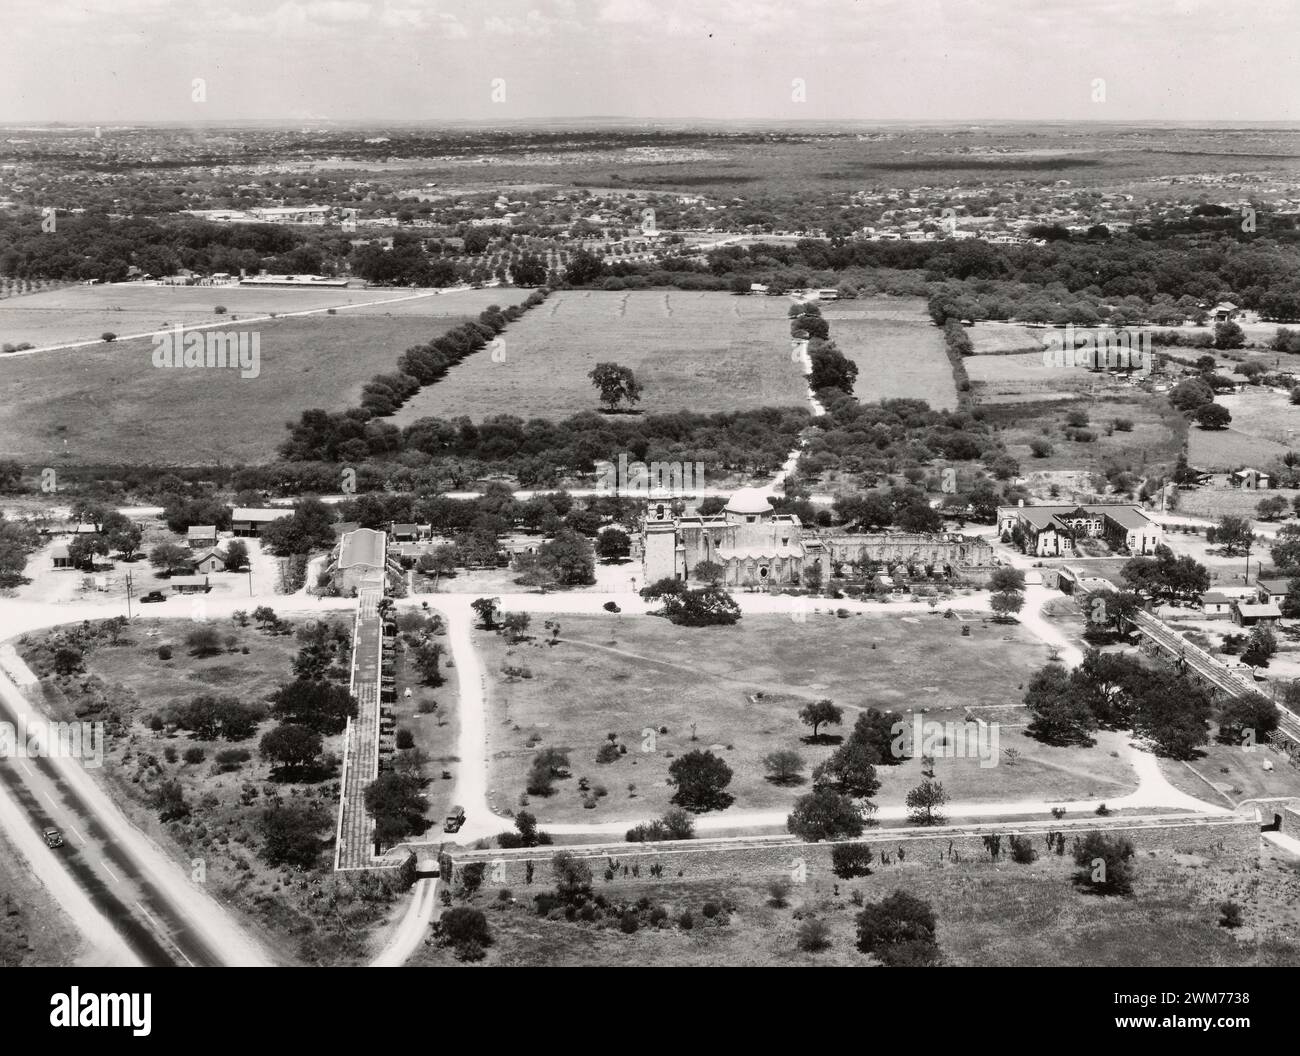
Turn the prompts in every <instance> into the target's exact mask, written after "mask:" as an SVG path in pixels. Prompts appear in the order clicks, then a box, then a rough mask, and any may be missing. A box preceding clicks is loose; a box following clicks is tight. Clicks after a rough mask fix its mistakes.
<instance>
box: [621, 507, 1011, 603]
mask: <svg viewBox="0 0 1300 1056" xmlns="http://www.w3.org/2000/svg"><path fill="white" fill-rule="evenodd" d="M641 559H642V573H643V575H644V577H645V579H644V582H645V584H646V585H647V586H648V585H649V584H651V583H654V582H656V581H658V580H660V579H677V580H682V581H684V582H690V581H694V580H696V579H697V578H698V577H697V576H696V574H695V568H696V566H697V565H699V564H700V563H701V562H705V561H707V562H711V563H713V564H715V565H718V566H720V567H721V569H722V575H721V579H720V582H721V584H722V585H723V586H724V587H727V588H735V589H746V588H747V589H757V590H780V589H784V588H787V587H796V586H801V585H803V582H804V579H803V577H804V573H805V571H809V570H814V569H815V570H816V572H817V574H818V579H819V581H821V582H825V579H826V578H827V577H828V576H831V575H834V576H842V577H844V578H848V579H859V578H868V577H870V576H871V575H872V574H874V573H875V572H877V571H883V572H899V571H901V572H904V573H906V574H907V575H912V576H918V577H919V576H927V577H943V578H955V577H957V576H961V577H964V578H975V579H981V578H984V577H985V576H987V574H988V573H989V572H990V571H991V570H992V566H993V548H992V546H991V545H990V544H989V543H988V542H986V541H985V540H983V539H978V538H972V537H967V536H964V535H959V534H956V533H936V534H934V535H918V534H910V533H905V532H876V533H866V534H847V533H843V532H838V533H829V532H827V533H824V534H819V533H818V532H817V531H815V530H814V529H812V528H811V527H806V526H805V525H804V524H803V523H802V522H801V521H800V520H799V518H798V517H797V516H795V515H794V514H782V513H777V512H776V511H775V510H774V509H773V508H772V503H771V501H770V500H769V498H768V495H767V494H766V493H765V492H763V491H761V490H760V489H758V488H741V489H740V490H739V491H737V492H735V493H734V494H733V495H732V496H731V498H730V499H728V500H727V504H726V506H725V507H724V508H723V509H722V511H721V512H720V513H718V514H714V515H710V516H703V515H701V514H699V513H695V512H693V511H687V512H685V513H679V512H676V511H675V510H674V507H673V503H672V501H671V500H670V499H668V498H662V499H656V498H654V497H652V498H651V500H650V502H649V504H648V506H647V509H646V516H645V521H644V524H643V529H642V536H641Z"/></svg>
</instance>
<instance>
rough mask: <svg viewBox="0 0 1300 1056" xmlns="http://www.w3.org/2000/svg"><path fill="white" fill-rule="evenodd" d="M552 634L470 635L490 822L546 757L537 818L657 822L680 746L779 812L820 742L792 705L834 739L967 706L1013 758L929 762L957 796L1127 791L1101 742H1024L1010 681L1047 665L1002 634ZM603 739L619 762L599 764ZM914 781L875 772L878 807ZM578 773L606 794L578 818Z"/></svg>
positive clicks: (742, 807) (933, 619)
mask: <svg viewBox="0 0 1300 1056" xmlns="http://www.w3.org/2000/svg"><path fill="white" fill-rule="evenodd" d="M559 622H560V624H561V631H560V639H561V640H560V642H559V643H558V644H556V645H554V646H551V645H546V644H543V639H544V638H545V637H546V632H545V631H543V630H542V629H541V628H540V627H538V628H534V630H535V631H536V635H535V637H534V640H533V641H531V642H525V643H520V644H516V645H513V646H509V645H507V644H506V642H505V640H504V639H503V638H501V637H499V636H497V635H489V634H486V633H482V634H480V635H479V637H478V643H477V644H478V648H480V649H481V650H483V655H484V663H485V665H486V668H487V671H488V672H489V701H490V720H489V722H488V731H489V733H488V739H489V744H488V756H489V761H490V762H489V766H490V780H489V787H490V788H492V789H494V790H495V792H494V806H495V808H496V809H498V810H507V809H518V807H519V805H520V801H519V797H520V795H521V793H524V791H525V788H526V774H527V771H528V768H529V765H530V763H531V761H532V758H533V756H534V755H535V754H536V751H537V750H538V749H539V748H544V747H561V748H567V749H569V750H570V753H571V755H570V759H571V762H572V770H573V777H572V778H571V779H568V780H561V781H559V782H557V784H556V791H555V793H554V794H553V795H551V796H549V797H536V796H534V797H531V802H530V805H529V809H530V810H533V811H534V812H535V813H536V814H537V816H538V817H539V818H541V819H542V821H543V822H545V821H577V822H595V821H613V820H624V819H626V820H629V822H633V821H636V820H641V819H645V818H649V817H655V816H658V815H660V814H662V813H663V811H664V810H666V809H667V808H668V806H669V805H670V797H671V796H672V794H673V789H672V788H671V787H669V786H668V785H667V784H666V779H667V777H668V767H669V765H670V764H671V762H672V760H673V758H675V757H677V756H680V755H682V754H683V753H685V752H689V751H691V750H693V749H711V750H712V751H714V753H715V754H717V755H719V756H721V757H722V758H724V759H725V760H726V761H727V764H728V765H729V766H730V767H731V768H732V770H733V772H734V777H733V778H732V781H731V785H730V788H729V791H730V792H731V794H732V795H733V796H734V797H735V802H734V804H733V805H732V807H731V808H730V809H731V811H732V812H739V811H746V810H749V811H753V810H777V809H786V808H788V807H789V805H790V804H791V803H792V802H793V800H794V799H795V797H796V796H798V795H800V794H802V793H803V792H806V791H807V790H808V783H807V778H808V776H809V775H810V774H811V771H812V768H813V767H814V766H815V765H817V764H818V763H820V762H821V761H822V760H824V759H825V758H826V757H827V756H828V755H830V753H831V752H832V751H833V750H834V748H835V744H834V743H815V744H814V743H806V742H805V740H804V739H805V738H806V737H807V736H808V734H809V733H810V732H811V731H810V730H809V728H807V727H806V726H803V725H802V724H801V723H800V721H799V718H798V711H799V709H800V708H801V707H802V706H803V705H804V704H806V703H808V702H810V701H814V700H817V699H820V698H823V697H826V698H830V699H831V700H833V701H835V703H837V704H839V705H840V706H842V707H843V708H844V724H843V726H842V727H840V728H839V729H835V728H828V729H823V730H822V731H821V732H822V733H829V734H831V735H838V736H844V735H847V734H848V733H849V732H850V730H851V729H852V725H853V723H854V721H855V720H856V717H857V715H858V714H859V713H860V712H861V710H862V709H865V708H867V707H870V706H875V707H879V708H882V709H892V710H894V711H897V712H899V713H902V714H903V715H904V716H909V715H910V714H911V713H912V712H918V711H923V712H925V714H926V716H927V717H928V718H933V719H936V720H939V721H952V722H962V721H963V719H964V716H965V714H966V712H967V709H969V712H970V714H971V715H972V716H973V717H978V718H980V719H983V720H986V721H989V722H998V723H999V724H1000V727H999V730H1000V748H1001V750H1002V751H1003V752H1005V750H1006V749H1007V748H1012V747H1013V748H1015V749H1016V750H1017V751H1018V752H1019V754H1020V757H1019V758H1018V759H1014V760H1013V763H1012V765H1006V764H1005V758H1003V760H1002V761H1001V762H1000V763H999V764H998V765H996V766H991V767H980V766H979V765H978V760H977V759H975V758H967V759H955V758H941V759H939V760H938V761H937V763H936V776H937V777H938V779H939V780H940V781H942V782H943V783H944V786H945V788H946V789H947V790H948V792H949V794H950V796H951V797H952V798H953V799H954V800H963V801H970V800H1017V799H1036V800H1037V799H1041V801H1042V802H1043V803H1044V804H1045V806H1044V810H1046V804H1048V803H1051V802H1056V801H1059V800H1068V799H1083V798H1089V797H1093V796H1096V797H1097V798H1098V800H1099V801H1102V800H1105V799H1107V798H1111V799H1113V798H1116V797H1117V796H1119V795H1123V794H1124V793H1125V792H1128V791H1131V790H1132V788H1133V787H1134V784H1133V781H1132V775H1131V773H1130V770H1129V768H1128V766H1127V765H1126V764H1124V763H1122V762H1121V761H1120V760H1119V759H1118V758H1115V757H1112V756H1111V755H1110V752H1109V750H1108V749H1110V748H1112V747H1113V746H1111V745H1109V744H1101V743H1100V742H1099V745H1098V746H1097V747H1094V748H1088V749H1062V748H1049V747H1047V746H1045V745H1040V744H1038V743H1037V742H1033V741H1029V740H1028V739H1026V738H1025V737H1024V735H1023V730H1022V729H1021V727H1022V726H1023V723H1024V722H1025V721H1026V718H1025V712H1024V711H1023V709H1022V708H1021V707H1020V702H1021V700H1022V698H1023V696H1024V686H1025V684H1026V683H1027V682H1028V680H1029V678H1030V676H1031V675H1032V674H1033V672H1034V671H1035V670H1037V669H1038V668H1039V667H1041V666H1042V665H1043V663H1045V662H1046V661H1047V659H1048V657H1047V649H1046V647H1045V646H1044V645H1042V643H1040V642H1038V641H1037V640H1036V639H1034V638H1032V637H1031V636H1030V635H1028V634H1027V633H1026V632H1025V631H1023V630H1022V629H1021V628H1019V627H1018V626H1016V625H1014V624H1006V625H996V624H993V623H991V622H990V623H983V622H981V621H980V620H979V619H975V620H973V621H970V622H969V623H968V624H967V625H968V626H970V627H971V635H970V637H962V636H961V627H960V624H959V623H958V622H957V621H955V620H945V619H942V618H941V617H938V616H931V615H928V614H927V615H916V616H908V617H902V616H889V615H883V616H854V617H851V618H849V619H844V620H840V619H837V618H836V617H834V616H831V615H816V616H812V617H809V618H808V620H807V622H805V623H796V622H794V621H792V620H790V619H788V618H786V617H783V616H775V615H750V616H746V617H744V618H743V619H742V620H741V621H740V623H738V624H737V625H735V626H733V627H713V628H700V629H695V628H682V627H675V626H673V625H672V624H670V623H668V622H667V621H665V620H662V619H656V618H647V617H633V616H627V617H623V616H620V617H609V616H565V617H562V618H561V619H560V621H559ZM506 667H512V668H515V669H526V670H527V673H528V676H529V677H520V673H519V672H516V675H515V676H513V677H512V676H510V675H508V674H506V673H505V672H504V668H506ZM909 721H910V720H909ZM663 727H667V732H666V733H663V732H656V733H655V734H654V737H653V744H652V745H650V747H651V748H652V749H653V750H651V751H646V750H644V748H645V747H646V746H647V741H646V737H645V732H644V731H646V730H647V729H652V730H655V731H661V729H662V728H663ZM611 733H613V734H615V735H616V736H617V739H618V743H620V744H623V745H626V747H627V753H626V754H625V755H623V756H622V757H621V758H619V759H618V760H617V761H615V762H612V763H597V762H596V752H597V750H598V749H599V748H600V746H601V744H603V743H604V742H605V741H606V739H607V736H608V734H611ZM693 735H694V739H692V736H693ZM783 748H790V749H794V750H795V751H797V752H799V754H800V755H801V756H802V757H803V759H804V762H805V764H806V765H805V768H804V782H803V783H801V784H796V785H792V786H785V787H781V786H778V785H774V784H772V783H771V782H769V781H768V780H767V779H766V772H765V769H764V766H763V759H764V757H765V756H767V755H768V754H769V753H770V752H772V751H775V750H777V749H783ZM920 770H921V764H920V760H919V759H910V760H907V761H905V762H904V763H902V764H899V765H895V766H884V767H881V768H880V770H879V776H880V778H881V780H882V787H881V790H880V793H879V795H878V797H877V802H878V803H880V804H888V803H896V804H901V803H902V802H903V798H904V796H905V795H906V793H907V790H908V789H910V788H912V787H914V786H915V785H917V784H919V783H920V781H921V774H920ZM582 777H586V778H587V779H588V780H589V782H590V784H591V785H592V786H593V788H594V787H595V786H597V785H601V786H604V788H605V789H606V791H607V795H605V796H604V797H601V798H599V799H598V800H597V805H596V806H595V807H594V808H593V809H588V808H586V807H584V806H583V803H582V796H581V793H580V792H579V790H578V787H577V786H578V779H579V778H582ZM629 783H631V784H634V785H635V786H636V788H635V789H634V790H629V789H628V787H627V786H628V784H629ZM633 791H634V792H635V795H633V794H632V792H633Z"/></svg>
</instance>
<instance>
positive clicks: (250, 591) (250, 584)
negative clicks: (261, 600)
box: [248, 561, 253, 598]
mask: <svg viewBox="0 0 1300 1056" xmlns="http://www.w3.org/2000/svg"><path fill="white" fill-rule="evenodd" d="M248 596H249V597H250V598H251V597H252V596H253V562H251V561H250V562H249V563H248Z"/></svg>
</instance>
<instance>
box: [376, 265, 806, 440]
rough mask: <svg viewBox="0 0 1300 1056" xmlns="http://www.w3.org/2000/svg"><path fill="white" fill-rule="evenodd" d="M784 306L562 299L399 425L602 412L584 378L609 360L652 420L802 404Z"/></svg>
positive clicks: (765, 301) (780, 302)
mask: <svg viewBox="0 0 1300 1056" xmlns="http://www.w3.org/2000/svg"><path fill="white" fill-rule="evenodd" d="M788 307H789V302H788V301H787V300H785V299H784V298H777V297H735V296H732V295H731V294H726V293H688V292H683V291H680V290H660V291H646V290H637V291H627V292H623V293H615V292H605V291H599V290H561V291H558V292H556V293H553V294H552V295H551V296H550V297H549V298H548V299H547V301H546V303H545V304H544V305H542V306H541V307H539V308H536V309H534V310H533V311H530V312H528V313H527V314H526V315H525V316H524V317H523V318H522V319H520V320H519V321H518V322H517V323H515V324H513V325H512V326H511V327H510V328H509V329H508V330H507V331H506V332H505V334H504V335H503V340H504V359H503V358H502V357H501V356H497V357H496V358H493V357H492V356H471V357H470V358H469V359H467V360H465V361H464V362H463V363H461V364H459V365H457V366H455V367H453V368H452V369H451V372H450V373H449V374H448V375H447V377H446V378H444V379H443V380H442V381H441V382H439V383H438V384H437V385H432V386H429V387H427V388H425V389H424V390H423V391H422V392H420V393H419V394H418V395H417V396H416V397H415V398H414V399H412V400H411V401H410V402H409V403H408V404H407V405H406V406H405V407H403V408H402V409H401V410H400V411H399V412H398V413H397V415H396V416H395V417H394V419H393V420H394V421H395V422H396V423H397V424H398V425H404V424H407V423H409V422H412V421H414V420H415V419H417V418H422V417H425V416H427V415H432V416H434V417H440V418H454V417H457V416H459V415H462V414H467V415H469V416H470V417H472V418H483V417H486V416H488V415H493V414H513V415H518V416H519V417H520V418H530V417H542V418H561V417H564V416H566V415H570V414H576V413H577V412H579V411H588V410H596V409H597V408H598V407H599V400H598V398H597V394H596V389H595V387H594V386H593V385H592V384H591V379H590V378H588V377H587V373H588V371H590V370H591V368H592V367H594V366H595V365H596V364H597V363H600V362H606V361H612V362H615V363H620V364H622V365H623V366H626V367H631V368H632V370H633V372H634V373H635V374H636V378H637V381H639V382H640V383H641V388H642V394H641V403H640V404H639V405H638V406H639V409H640V410H641V411H643V412H646V413H665V412H670V411H679V410H691V411H737V410H747V409H750V408H755V407H773V406H775V407H801V406H805V405H806V394H807V384H806V382H805V381H804V378H803V374H802V367H801V366H800V364H799V363H798V362H795V361H793V360H792V359H791V355H790V328H789V324H788V322H787V320H786V310H787V308H788Z"/></svg>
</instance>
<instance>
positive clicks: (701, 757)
mask: <svg viewBox="0 0 1300 1056" xmlns="http://www.w3.org/2000/svg"><path fill="white" fill-rule="evenodd" d="M731 777H732V770H731V767H729V766H728V765H727V764H726V762H725V760H723V759H720V758H718V756H716V755H714V754H713V753H712V752H709V751H700V750H699V749H696V750H695V751H691V752H687V753H686V754H685V755H682V756H678V757H677V758H676V759H674V760H673V761H672V763H671V764H670V765H669V767H668V781H669V784H672V785H674V786H676V788H677V791H676V792H675V793H674V794H673V802H674V803H676V804H678V805H679V806H682V807H685V808H687V809H688V810H696V811H701V810H722V809H725V808H726V807H727V806H728V805H729V804H730V803H731V801H732V799H733V797H732V796H731V794H730V793H728V792H727V790H726V789H727V786H728V785H729V784H731Z"/></svg>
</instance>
